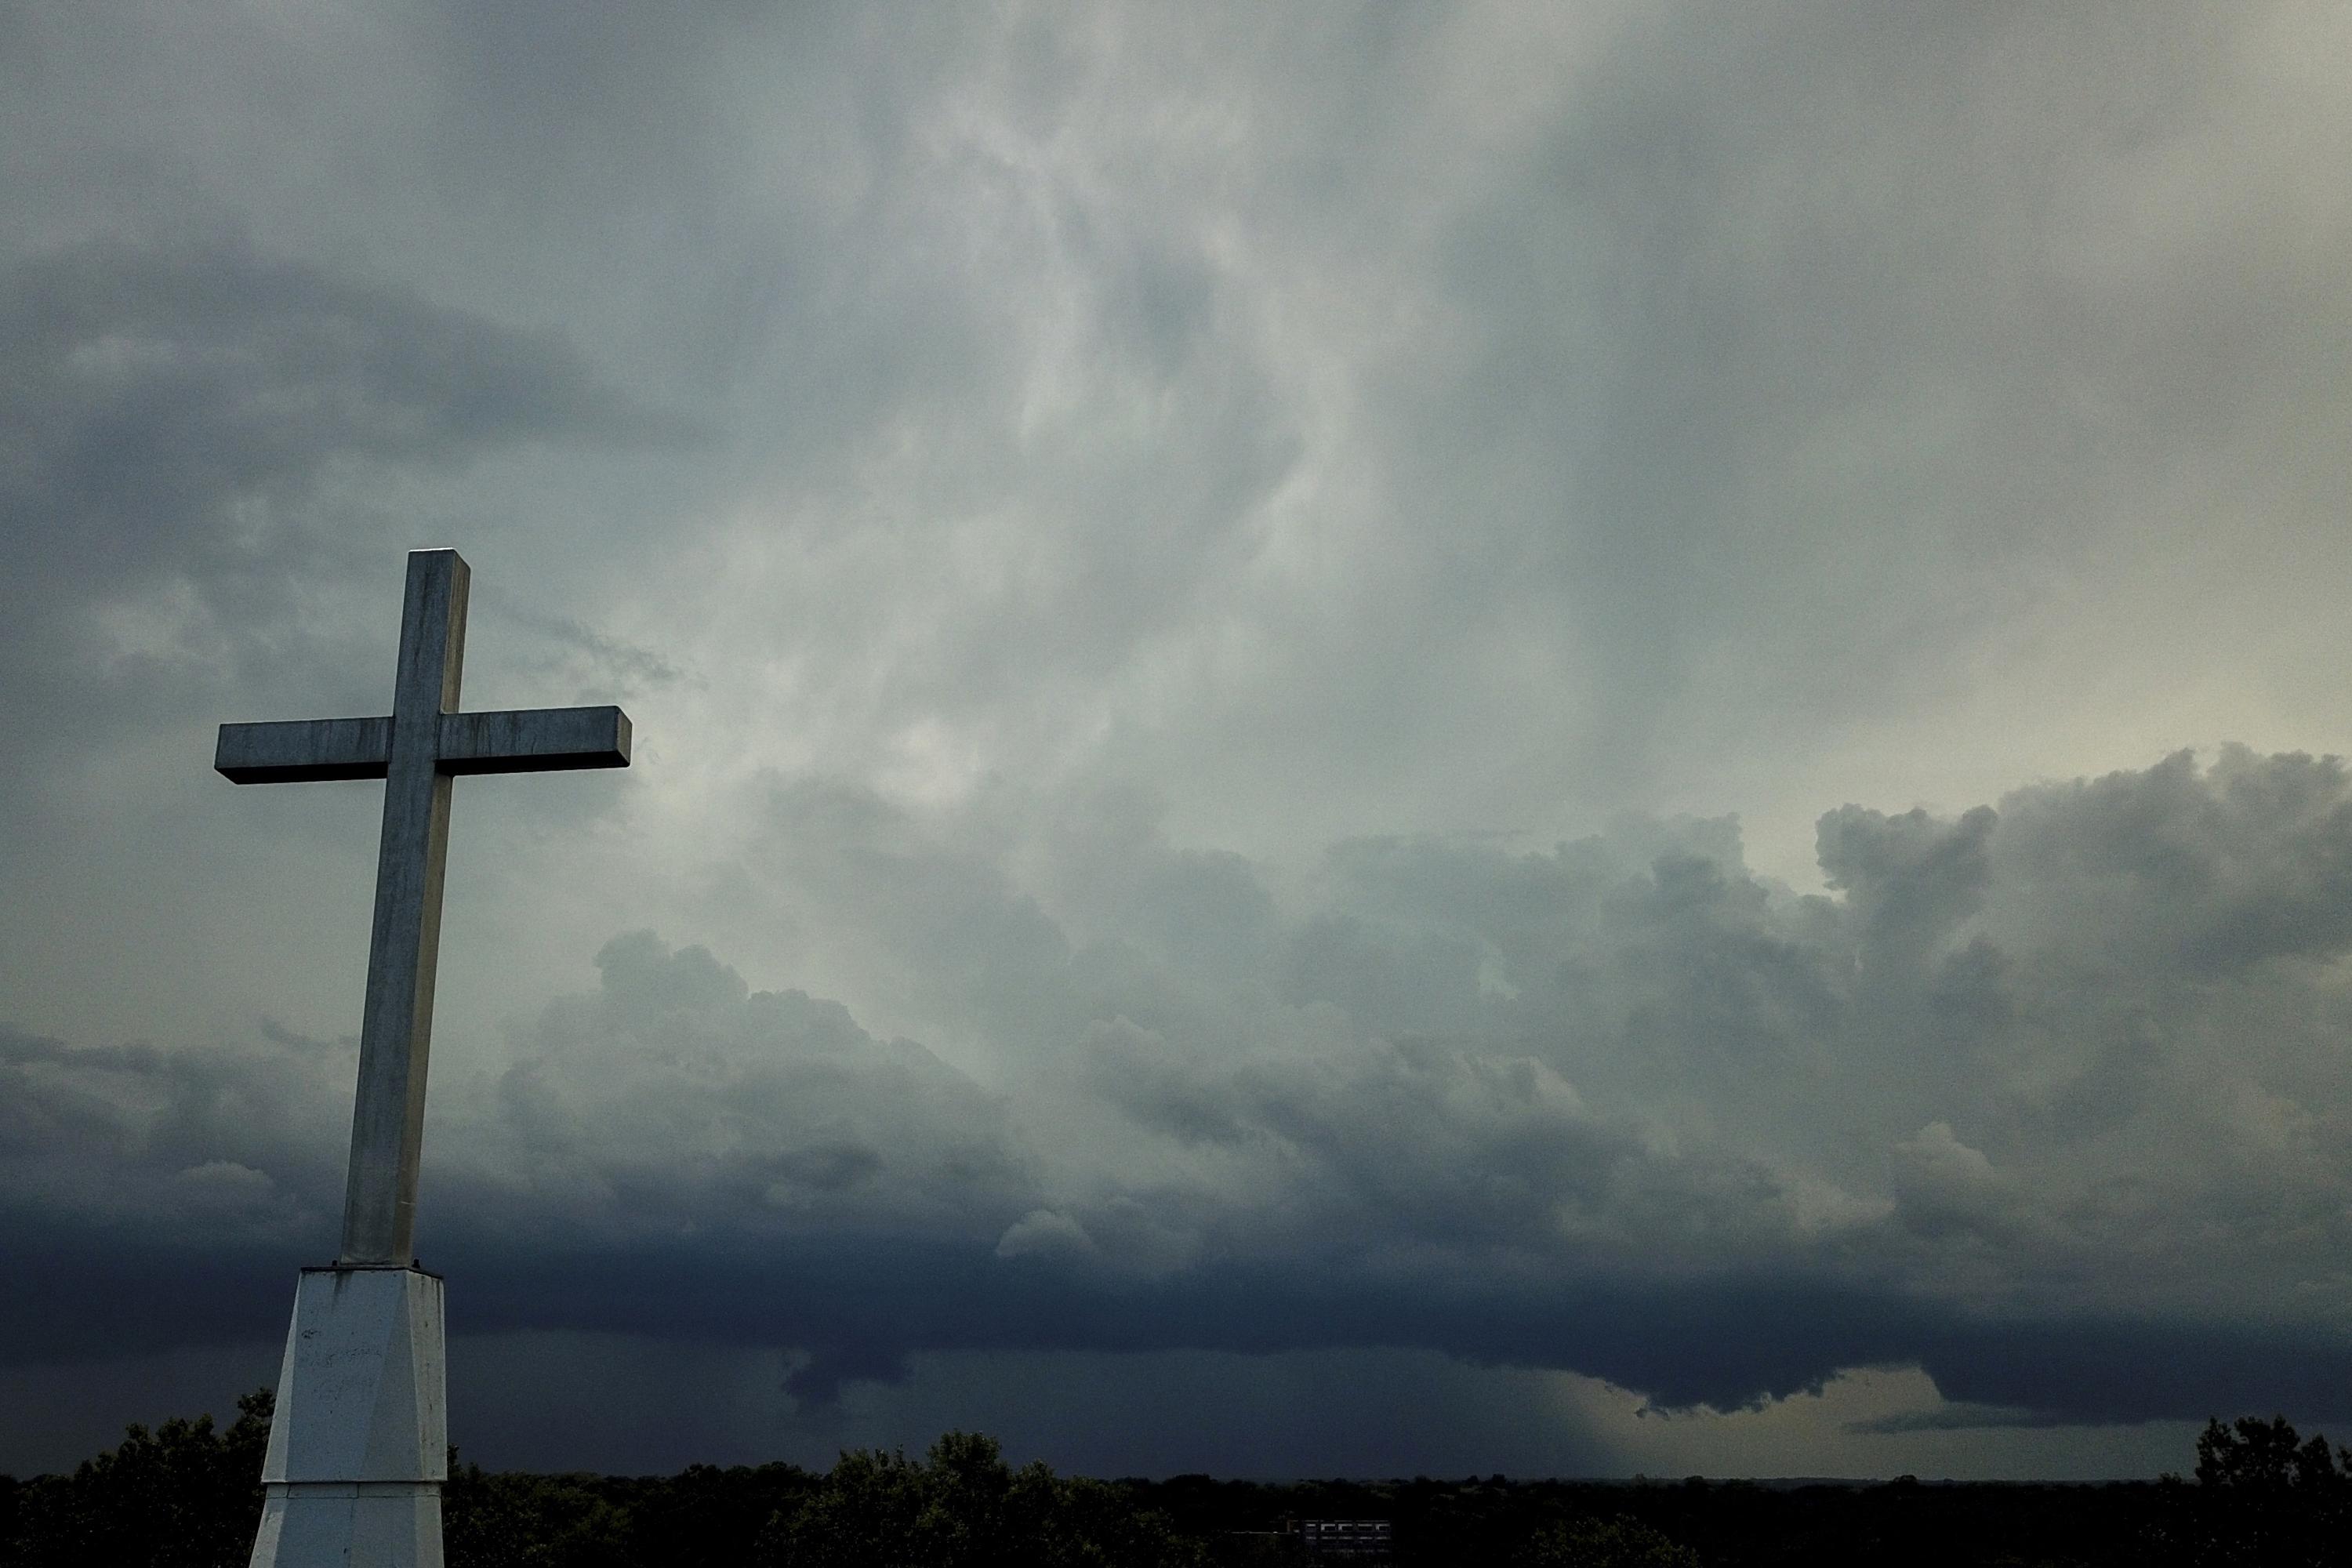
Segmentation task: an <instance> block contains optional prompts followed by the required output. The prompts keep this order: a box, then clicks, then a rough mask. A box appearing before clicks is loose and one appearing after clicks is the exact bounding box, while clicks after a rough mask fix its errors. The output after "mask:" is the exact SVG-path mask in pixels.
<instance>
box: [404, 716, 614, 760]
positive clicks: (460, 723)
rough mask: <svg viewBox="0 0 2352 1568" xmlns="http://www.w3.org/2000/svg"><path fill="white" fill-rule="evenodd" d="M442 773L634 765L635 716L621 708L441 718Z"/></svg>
mask: <svg viewBox="0 0 2352 1568" xmlns="http://www.w3.org/2000/svg"><path fill="white" fill-rule="evenodd" d="M440 752H441V760H440V764H439V765H440V771H441V772H443V773H551V772H554V771H555V770H557V769H561V768H625V767H627V766H628V765H629V716H628V715H627V714H626V713H624V712H622V711H621V710H619V709H618V708H520V709H514V710H509V711H507V712H503V713H444V714H442V715H441V744H440Z"/></svg>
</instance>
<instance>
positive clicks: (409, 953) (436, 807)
mask: <svg viewBox="0 0 2352 1568" xmlns="http://www.w3.org/2000/svg"><path fill="white" fill-rule="evenodd" d="M472 576H473V574H472V573H471V572H470V571H469V570H468V569H467V565H466V563H465V561H464V559H463V558H461V557H460V556H459V555H458V553H457V552H456V551H454V550H418V551H414V552H410V554H409V557H408V585H407V589H406V592H405V593H404V595H403V596H402V600H401V612H400V664H399V668H398V673H397V675H396V676H395V677H394V682H393V697H392V735H391V745H390V747H389V755H388V756H387V757H386V758H385V769H384V779H383V843H382V847H381V848H380V849H379V850H378V852H377V856H376V872H375V919H374V922H373V927H372V928H371V930H370V932H369V936H368V973H367V1001H366V1006H365V1010H364V1011H363V1012H362V1015H361V1019H360V1073H359V1092H358V1094H357V1095H356V1096H355V1097H354V1098H353V1100H352V1158H351V1170H350V1174H349V1177H348V1178H347V1182H346V1184H345V1187H344V1190H343V1239H342V1247H341V1250H340V1252H339V1253H338V1255H337V1261H338V1262H340V1263H390V1264H406V1263H407V1262H408V1261H409V1260H410V1258H411V1257H412V1256H413V1254H414V1253H415V1237H416V1173H417V1165H418V1161H419V1158H420V1156H421V1154H422V1152H423V1149H424V1139H425V1067H426V1063H427V1060H428V1058H429V1057H430V1055H431V1052H432V1048H433V980H434V973H435V969H436V966H437V964H438V963H439V960H440V953H441V881H442V872H443V869H444V868H445V867H446V864H447V862H448V858H449V795H450V787H449V786H450V782H451V780H450V775H449V774H448V773H444V772H443V771H442V770H441V767H440V765H439V763H440V750H441V744H440V742H441V716H442V715H443V714H444V713H448V712H454V711H455V710H457V695H458V688H459V686H460V684H461V683H462V681H463V679H464V677H465V664H466V598H467V590H468V588H469V586H470V584H471V582H472Z"/></svg>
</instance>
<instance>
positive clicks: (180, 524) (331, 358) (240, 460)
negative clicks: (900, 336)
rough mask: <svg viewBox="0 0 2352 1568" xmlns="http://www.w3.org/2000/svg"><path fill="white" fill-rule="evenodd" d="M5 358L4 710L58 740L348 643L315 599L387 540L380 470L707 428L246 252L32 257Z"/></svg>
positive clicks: (527, 335) (421, 303) (553, 359)
mask: <svg viewBox="0 0 2352 1568" xmlns="http://www.w3.org/2000/svg"><path fill="white" fill-rule="evenodd" d="M0 360H5V363H7V365H8V367H9V374H8V375H7V376H6V377H5V380H0V429H5V435H0V442H5V448H0V536H5V538H6V539H7V540H8V541H9V542H10V544H11V547H12V550H13V552H14V553H13V555H12V570H11V571H10V572H9V573H8V574H6V578H5V587H0V606H5V614H6V618H7V625H8V630H7V634H6V638H5V646H0V667H4V668H5V680H0V687H5V696H0V704H5V710H0V711H5V713H6V714H7V716H8V717H9V719H10V721H11V727H12V729H13V730H14V731H16V733H18V734H20V735H23V736H25V737H26V738H27V739H28V740H29V741H30V742H33V743H34V745H35V746H36V747H37V748H38V749H40V750H44V751H46V750H48V749H52V748H55V747H57V746H58V745H60V744H64V743H67V742H69V741H72V740H79V741H81V742H84V743H88V742H90V741H91V740H92V739H94V738H96V737H97V736H99V735H102V734H104V733H106V732H108V731H111V730H115V729H119V728H121V727H122V726H125V725H136V724H138V723H139V722H140V721H142V720H145V721H151V722H152V721H153V720H154V718H155V716H156V715H158V714H159V713H161V712H163V711H164V710H167V709H168V708H170V707H172V706H174V705H178V704H182V703H184V702H185V701H186V700H188V699H189V697H190V695H191V691H192V689H193V688H192V682H193V683H196V684H198V685H201V686H205V687H210V688H217V687H219V686H220V685H221V684H222V683H223V682H225V681H226V680H228V679H236V678H239V677H242V678H245V679H247V680H248V682H249V681H250V680H252V679H263V678H264V677H265V672H266V668H267V667H268V665H269V664H271V663H278V664H283V663H284V662H286V656H287V655H289V653H292V652H296V651H300V652H303V653H307V654H309V655H310V656H312V657H317V656H318V655H319V654H320V651H321V650H322V649H325V650H330V651H331V650H333V649H334V648H335V647H336V646H337V639H336V634H334V633H332V632H331V631H322V630H320V629H317V628H314V627H313V626H310V624H308V619H307V617H306V616H305V615H304V609H305V606H306V605H308V604H310V603H311V602H312V601H314V600H315V599H316V598H317V597H318V595H320V593H321V592H322V591H327V590H330V589H331V588H332V587H333V586H336V585H338V584H339V583H340V580H341V578H342V577H343V576H344V575H345V574H347V573H348V572H349V571H350V570H351V569H352V564H353V563H355V562H356V561H358V560H361V559H364V558H366V557H369V556H373V555H375V554H380V553H381V551H379V550H377V549H375V548H373V547H372V546H371V544H370V543H369V541H370V540H372V539H374V538H377V537H379V536H383V534H384V531H385V530H387V529H390V528H392V527H393V526H394V523H393V520H392V519H391V518H390V517H388V516H387V515H386V514H385V513H384V511H383V509H382V507H381V505H380V504H379V503H377V502H375V501H373V500H371V499H368V498H367V496H366V494H365V489H364V485H365V483H366V482H367V481H370V480H373V481H375V482H377V483H382V482H383V481H384V480H385V479H387V478H388V477H389V476H392V475H394V474H410V475H423V476H427V477H429V476H434V475H439V474H446V473H448V472H451V471H453V470H455V469H457V468H463V467H464V466H466V465H467V464H468V463H470V462H472V461H473V460H475V459H477V458H480V457H482V456H483V455H485V454H488V453H490V452H494V451H499V450H501V449H509V448H512V447H517V446H518V445H521V444H527V443H533V442H551V441H562V442H572V443H614V444H623V445H626V444H638V445H647V446H658V445H674V444H677V443H678V442H680V441H682V440H687V439H689V438H690V437H691V432H690V431H689V430H688V428H687V427H686V426H684V425H682V424H681V423H680V422H679V421H678V420H677V419H674V418H670V417H667V416H662V415H659V414H656V413H653V412H650V411H648V410H646V409H645V408H643V407H642V406H640V405H637V404H635V403H634V402H633V401H631V400H630V399H628V398H626V397H624V396H623V395H619V394H617V393H614V392H613V391H612V390H610V389H609V388H608V387H606V386H605V385H604V384H603V383H602V382H601V381H600V380H599V378H598V377H597V376H595V375H594V374H593V373H592V372H591V371H590V369H589V368H588V366H587V364H586V363H585V362H584V361H583V359H582V358H581V357H580V355H579V354H578V353H576V352H574V351H573V350H572V347H571V346H570V345H569V344H568V343H567V342H565V341H564V340H563V339H562V338H561V337H559V336H557V335H555V334H552V333H549V332H544V331H536V332H534V331H517V330H514V329H511V328H507V327H502V326H499V324H497V323H495V322H491V321H485V320H482V319H481V318H479V317H478V316H474V315H470V314H468V313H467V312H464V311H461V310H449V309H445V308H441V307H436V306H435V305H433V304H431V303H429V302H428V301H426V300H424V299H422V298H420V297H418V296H417V295H416V294H415V293H414V292H412V291H411V290H409V289H404V288H402V287H399V286H396V285H389V284H385V283H382V282H378V281H373V280H367V279H354V278H351V277H347V276H342V275H339V274H336V273H333V272H331V271H328V270H326V269H323V268H319V267H317V266H314V265H311V264H309V263H303V262H296V261H290V260H283V259H276V258H269V257H267V256H264V255H261V254H258V253H257V252H255V251H254V250H252V249H250V248H247V247H236V246H216V247H186V246H152V245H142V244H135V243H132V242H130V241H124V240H106V241H97V242H92V243H89V244H86V245H81V246H77V247H71V248H68V249H66V250H61V251H56V252H52V253H49V254H46V255H42V256H37V257H35V258H30V259H26V260H22V261H19V262H18V263H16V265H15V266H14V267H12V268H9V269H8V270H7V271H6V272H5V275H0ZM408 542H410V541H408V540H407V539H406V538H405V537H400V538H393V539H391V540H390V542H389V543H388V544H387V545H385V546H384V548H386V549H395V550H396V549H397V548H401V547H404V546H405V545H406V544H407V543H408ZM110 617H111V618H110ZM13 760H14V763H15V765H16V766H17V767H20V768H21V767H23V766H25V765H26V755H25V751H24V749H17V750H16V752H15V753H14V758H13Z"/></svg>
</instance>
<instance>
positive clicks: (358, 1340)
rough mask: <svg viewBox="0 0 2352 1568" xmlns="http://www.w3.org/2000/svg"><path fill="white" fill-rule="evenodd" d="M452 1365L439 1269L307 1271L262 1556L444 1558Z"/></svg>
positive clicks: (366, 1567)
mask: <svg viewBox="0 0 2352 1568" xmlns="http://www.w3.org/2000/svg"><path fill="white" fill-rule="evenodd" d="M443 1363H444V1355H443V1348H442V1331H441V1277H440V1276H439V1275H437V1274H427V1273H425V1271H424V1270H423V1269H421V1268H365V1267H359V1268H351V1267H340V1266H339V1267H336V1268H305V1269H304V1270H302V1280H301V1283H300V1284H299V1286H297V1287H296V1288H295V1291H294V1326H293V1328H292V1329H291V1330H289V1331H288V1333H287V1336H286V1359H285V1361H284V1363H282V1364H281V1365H280V1367H279V1369H278V1412H277V1415H275V1416H274V1417H273V1418H272V1420H271V1422H270V1426H269V1454H268V1458H266V1459H264V1460H263V1461H262V1466H261V1481H262V1489H263V1502H262V1505H261V1531H260V1533H259V1534H258V1535H257V1536H256V1537H255V1538H254V1542H253V1558H252V1562H251V1568H441V1483H442V1482H443V1481H445V1480H446V1479H448V1475H449V1422H448V1412H447V1405H448V1398H447V1379H446V1373H445V1371H444V1365H443Z"/></svg>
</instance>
